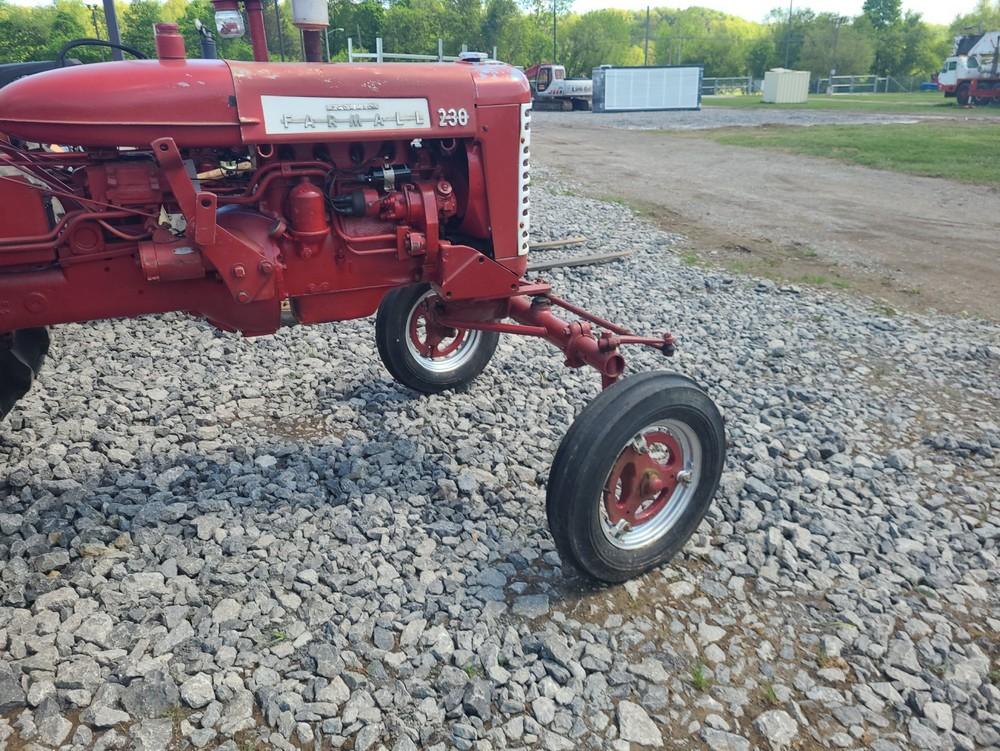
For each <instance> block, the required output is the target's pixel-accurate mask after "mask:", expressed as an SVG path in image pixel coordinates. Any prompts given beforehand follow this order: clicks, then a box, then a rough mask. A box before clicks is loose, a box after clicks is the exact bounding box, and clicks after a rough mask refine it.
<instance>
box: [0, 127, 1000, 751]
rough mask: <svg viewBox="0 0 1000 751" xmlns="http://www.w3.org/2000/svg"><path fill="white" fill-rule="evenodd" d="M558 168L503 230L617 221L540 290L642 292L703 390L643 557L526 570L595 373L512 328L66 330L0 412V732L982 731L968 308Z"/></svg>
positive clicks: (979, 433) (985, 385)
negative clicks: (690, 494)
mask: <svg viewBox="0 0 1000 751" xmlns="http://www.w3.org/2000/svg"><path fill="white" fill-rule="evenodd" d="M573 116H574V117H578V116H579V115H573ZM573 192H574V188H573V186H572V185H565V184H556V183H554V182H551V181H549V182H543V184H542V185H541V186H539V187H538V188H537V189H536V190H535V191H534V195H535V199H536V207H535V208H536V214H535V223H536V225H537V227H538V232H537V239H546V238H550V237H560V236H566V235H570V234H576V233H582V234H585V235H587V236H588V237H590V238H592V240H593V241H594V244H595V246H599V247H603V248H616V247H618V248H625V247H628V248H633V249H635V250H636V254H635V255H634V256H632V257H631V258H630V259H628V260H627V261H623V262H620V263H616V264H612V265H608V266H602V267H595V268H581V269H573V270H564V271H557V272H552V273H551V274H550V278H551V279H552V281H554V282H555V284H556V287H557V289H558V290H561V291H562V292H563V293H564V294H566V295H567V296H569V297H570V298H571V299H573V300H574V301H576V302H579V303H582V304H584V305H587V306H588V307H590V308H591V309H593V310H594V311H596V312H604V313H606V314H607V315H609V316H610V317H611V318H612V319H615V320H622V321H626V322H628V323H630V324H632V325H634V326H635V327H636V328H638V329H640V330H642V331H650V332H651V331H659V330H660V329H661V328H662V327H663V325H664V323H666V324H668V325H669V326H670V327H672V328H673V329H674V330H675V331H676V332H677V333H679V334H680V336H681V341H682V348H681V351H680V353H679V354H678V356H677V358H676V359H675V361H673V362H670V363H664V362H663V360H662V359H661V358H659V357H658V356H656V355H654V354H653V353H647V352H633V353H632V358H631V360H630V362H631V365H632V366H633V369H634V370H643V369H649V368H654V367H665V366H666V367H671V368H676V369H678V370H680V371H682V372H684V373H686V374H688V375H691V376H692V377H694V378H696V379H697V380H698V381H700V382H701V383H703V384H704V386H705V387H706V389H707V390H708V391H709V393H710V394H711V395H712V396H713V397H714V398H715V399H717V401H718V402H719V404H720V405H721V407H722V409H723V410H724V412H725V413H726V418H727V423H728V431H729V438H730V441H731V444H732V447H731V451H730V457H729V462H728V470H727V472H726V474H725V476H724V479H723V483H722V489H721V491H720V494H719V498H718V500H717V503H716V504H715V506H714V508H713V510H712V511H711V512H710V514H709V517H708V518H707V519H706V521H705V523H704V525H703V527H702V528H701V530H700V531H699V533H698V534H697V535H696V536H695V537H694V538H693V539H692V540H691V542H690V543H689V544H688V546H687V548H686V550H685V552H684V553H683V554H682V555H680V556H679V557H678V558H676V559H675V560H674V561H673V563H672V565H670V566H668V567H665V568H663V569H662V570H659V571H656V572H653V573H651V574H649V575H647V576H645V577H643V578H641V579H639V580H636V581H633V582H630V583H628V584H626V585H624V586H622V587H613V588H596V587H592V586H591V585H589V584H588V583H586V582H585V581H582V580H581V579H579V578H578V577H576V576H575V575H574V574H573V573H572V572H570V571H568V570H564V569H563V568H562V567H561V566H560V562H559V559H558V556H557V555H556V553H555V552H554V550H553V545H552V541H551V539H550V537H549V534H548V532H547V530H546V529H545V519H544V510H543V498H544V489H543V487H542V483H543V482H544V478H545V476H546V472H547V468H548V465H549V463H550V461H551V458H552V455H553V452H554V450H555V448H556V446H557V444H558V441H559V440H560V438H561V436H562V435H563V433H564V432H565V430H566V428H567V426H568V424H569V422H570V421H571V419H572V417H573V415H574V414H575V413H576V412H577V411H579V409H581V408H582V407H583V405H584V404H585V403H586V402H587V400H588V399H589V398H590V397H592V396H593V394H594V393H595V392H596V389H597V382H596V381H597V379H596V377H595V376H594V375H593V374H591V373H589V372H575V371H574V372H570V371H567V370H565V369H564V368H563V367H562V366H561V364H560V358H559V357H558V356H557V355H556V354H554V353H553V352H552V351H551V350H549V349H548V348H547V347H546V346H545V345H543V344H541V343H538V342H531V341H516V340H507V341H504V342H502V343H501V347H500V349H499V350H498V353H497V357H496V358H495V360H494V362H493V364H492V365H491V366H490V367H489V368H488V369H487V371H486V373H485V374H484V375H483V376H482V377H481V378H480V379H479V380H478V381H477V382H476V383H475V384H474V386H473V387H472V388H471V390H470V391H468V392H467V393H463V394H455V395H443V396H437V397H431V398H416V397H414V396H413V395H412V394H409V393H407V392H406V391H405V390H403V389H402V388H400V387H398V386H397V385H395V384H394V383H392V382H391V381H390V380H389V378H388V376H387V375H386V374H385V372H384V371H383V370H382V368H381V366H380V364H379V363H378V360H377V356H376V353H375V346H374V342H373V328H374V327H373V322H372V321H371V320H364V321H356V322H352V323H348V324H338V325H337V326H336V328H335V329H334V327H332V326H329V327H327V326H319V327H313V328H299V329H288V330H284V331H282V332H281V333H280V334H278V335H277V336H274V337H272V338H268V339H264V340H260V341H255V342H254V341H244V340H240V339H238V338H235V337H233V336H229V335H225V334H220V333H216V332H214V331H212V330H211V329H209V328H208V327H207V326H205V325H203V324H201V323H198V322H193V321H189V320H186V319H183V318H181V317H179V316H167V317H164V318H159V319H151V320H148V321H145V322H142V323H139V322H124V321H122V322H102V323H98V324H93V325H85V326H64V327H62V328H60V329H57V330H56V331H55V337H54V346H53V357H52V360H51V361H50V362H49V363H48V364H47V368H46V369H45V371H44V374H43V375H44V377H43V379H42V382H41V383H40V384H39V385H38V387H37V388H36V389H35V390H34V391H33V392H32V393H31V394H30V395H29V397H28V398H26V399H25V400H24V401H23V402H22V405H21V406H20V407H19V408H18V409H17V410H16V411H15V413H14V414H13V415H12V416H11V418H10V419H8V421H7V423H6V424H5V426H4V427H3V432H2V448H0V451H2V453H3V456H2V459H0V460H2V461H3V463H4V465H5V466H6V467H7V468H8V469H9V476H8V479H7V481H6V483H5V484H4V487H3V490H4V493H5V500H3V501H2V502H0V504H2V505H0V718H4V719H0V748H3V747H5V746H6V747H8V748H11V749H24V748H40V747H62V748H69V747H72V748H90V747H94V748H137V749H163V748H166V747H167V746H168V744H173V745H172V747H174V748H181V747H192V746H193V747H199V748H203V747H221V748H226V749H231V750H233V751H243V749H252V748H270V747H273V748H288V747H290V746H296V747H300V748H319V747H321V746H322V747H324V748H326V747H329V746H330V745H332V746H333V747H346V748H354V749H358V750H359V751H364V749H377V748H383V747H384V748H389V749H394V750H395V749H400V750H402V749H412V748H415V747H430V748H438V749H443V748H459V749H470V748H477V749H497V748H508V747H509V748H518V747H520V748H545V749H574V748H594V749H598V748H611V749H627V748H630V747H631V748H638V747H641V746H661V745H662V746H665V747H669V748H678V749H689V748H702V747H709V748H712V749H735V750H737V751H742V750H749V749H751V748H760V749H768V748H770V749H783V748H803V749H814V748H849V749H859V748H870V749H873V750H875V751H892V750H894V749H904V748H919V749H953V748H958V749H988V748H996V747H997V746H998V745H1000V686H998V685H997V684H998V683H1000V646H998V640H1000V595H998V587H997V583H998V577H1000V573H998V572H1000V566H998V548H1000V493H998V491H1000V473H998V471H997V465H998V460H997V456H998V450H1000V425H998V423H997V414H998V405H1000V377H998V373H1000V327H998V326H997V325H995V324H988V323H983V322H977V321H975V320H965V319H954V318H942V317H903V316H894V317H885V316H883V315H882V314H880V312H879V311H878V310H877V309H875V308H873V307H871V306H869V305H867V304H866V303H863V302H859V301H857V300H854V299H851V298H848V297H841V296H835V295H833V294H832V293H824V292H820V291H815V290H810V289H796V288H792V287H776V286H775V285H774V284H773V283H770V282H764V281H757V280H753V279H749V278H746V277H734V276H730V275H727V274H725V273H721V272H716V271H707V270H703V269H700V268H696V267H689V266H685V265H684V264H683V263H681V261H680V260H679V259H678V258H677V257H676V256H675V255H673V253H672V251H671V249H672V247H673V246H675V245H676V243H677V242H678V238H677V237H675V236H671V235H668V234H665V233H663V232H661V231H659V230H657V229H655V228H653V227H652V226H650V225H649V224H646V223H644V222H643V221H641V220H638V219H636V218H635V217H634V216H633V215H632V214H631V213H630V212H629V211H628V210H627V209H625V208H623V207H621V206H618V205H615V204H608V203H601V202H597V201H592V200H587V199H582V198H577V197H574V196H573V195H572V193H573ZM577 251H578V252H579V251H580V249H577ZM542 257H550V256H549V255H548V254H545V255H543V254H539V258H542ZM4 739H6V742H5V740H4Z"/></svg>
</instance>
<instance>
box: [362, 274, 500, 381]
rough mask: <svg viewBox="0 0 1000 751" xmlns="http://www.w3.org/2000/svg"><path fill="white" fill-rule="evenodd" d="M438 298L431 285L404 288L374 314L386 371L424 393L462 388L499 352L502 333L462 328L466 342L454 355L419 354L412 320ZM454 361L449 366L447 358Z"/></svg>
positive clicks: (380, 355)
mask: <svg viewBox="0 0 1000 751" xmlns="http://www.w3.org/2000/svg"><path fill="white" fill-rule="evenodd" d="M436 300H437V298H436V297H435V296H434V295H433V294H432V293H431V286H430V285H429V284H416V285H413V286H411V287H401V288H399V289H395V290H393V291H392V292H390V293H389V294H387V295H386V296H385V297H384V298H383V300H382V304H381V305H379V308H378V315H377V316H376V317H375V343H376V345H377V346H378V354H379V357H380V358H381V359H382V363H383V364H384V365H385V367H386V370H388V371H389V373H390V375H392V377H393V378H394V379H396V380H397V381H398V382H399V383H401V384H403V385H404V386H407V387H409V388H411V389H413V390H414V391H419V392H420V393H421V394H437V393H439V392H441V391H445V390H447V389H462V388H465V387H466V386H468V385H469V384H470V383H472V381H474V380H475V379H476V377H477V376H478V375H479V374H480V373H482V372H483V370H484V369H485V368H486V366H487V365H488V364H489V362H490V359H491V358H492V357H493V353H494V352H495V351H496V348H497V342H498V341H499V340H500V334H498V333H496V332H495V331H462V332H459V335H461V336H463V337H465V338H464V339H463V340H462V341H463V342H464V344H463V345H462V346H460V347H459V349H458V350H457V351H456V353H455V355H454V356H449V357H448V358H434V357H426V356H420V355H418V354H416V353H415V352H414V348H413V347H411V346H410V341H411V340H410V322H411V321H410V319H411V316H413V315H419V313H418V307H419V306H420V305H422V304H434V303H435V301H436ZM449 359H450V360H451V365H450V366H449V364H448V360H449Z"/></svg>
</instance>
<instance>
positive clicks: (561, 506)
mask: <svg viewBox="0 0 1000 751" xmlns="http://www.w3.org/2000/svg"><path fill="white" fill-rule="evenodd" d="M653 426H656V427H661V426H667V427H668V428H669V430H668V431H659V432H657V431H652V430H651V428H652V427H653ZM644 431H649V432H644ZM674 432H676V433H677V434H678V435H680V434H683V436H684V445H688V446H690V448H689V449H688V451H687V456H685V453H684V451H683V450H679V451H678V454H679V455H680V460H679V461H681V463H682V464H683V467H684V471H687V469H688V464H687V463H686V462H687V461H688V459H690V460H691V465H690V467H691V470H692V472H695V473H693V474H689V475H688V476H687V477H688V478H689V482H688V483H678V484H676V485H674V489H673V490H669V491H668V490H664V491H663V493H664V494H666V495H665V497H664V496H662V495H661V496H656V499H658V500H656V501H650V503H651V504H653V503H662V504H663V505H662V507H661V509H660V511H658V512H657V513H656V514H655V515H654V516H652V517H651V519H650V520H649V521H648V522H642V523H640V524H639V525H638V526H637V528H636V529H635V530H630V531H627V532H625V533H624V535H625V536H626V537H627V536H628V535H632V534H633V531H634V532H636V533H637V535H638V533H642V531H643V529H646V530H647V531H646V532H645V533H643V534H652V533H653V532H655V531H656V530H660V528H661V527H662V530H661V531H660V532H659V536H656V537H653V538H652V539H650V540H649V541H648V543H645V544H641V545H639V546H638V547H634V548H623V547H621V545H623V544H625V543H626V540H625V539H624V538H621V537H619V538H616V539H618V540H619V541H618V542H617V543H612V541H611V538H610V536H609V531H608V529H607V525H608V524H609V515H608V513H607V505H606V504H607V495H606V494H607V492H608V491H607V484H608V483H609V482H610V480H611V477H612V470H613V469H615V468H616V465H618V464H619V463H620V462H621V461H625V459H624V457H626V454H625V452H626V450H629V449H630V448H631V446H632V443H633V440H634V439H635V438H637V437H638V436H639V435H640V434H641V435H643V436H644V438H643V443H645V440H646V438H647V437H651V436H656V435H660V436H664V435H665V436H667V438H668V439H669V440H674V443H673V444H672V445H676V446H678V448H679V449H680V447H681V441H680V439H679V438H678V439H675V438H674V436H673V433H674ZM695 443H697V448H695ZM725 452H726V434H725V424H724V421H723V419H722V415H721V414H720V413H719V410H718V408H717V407H716V406H715V404H714V403H713V402H712V400H711V399H710V398H709V397H708V396H707V395H706V394H705V392H703V391H702V390H701V389H700V388H698V386H697V385H696V384H695V383H694V382H693V381H692V380H690V379H689V378H686V377H684V376H681V375H677V374H673V373H665V372H652V373H641V374H639V375H635V376H632V377H630V378H627V379H625V380H623V381H621V382H619V383H617V384H615V385H614V386H611V387H610V388H608V389H605V390H604V391H603V392H602V393H601V394H600V395H598V397H597V398H596V399H594V401H592V402H591V403H590V404H589V405H587V407H586V408H584V410H583V411H582V412H581V413H580V416H579V417H578V418H577V419H576V421H575V422H574V423H573V425H572V426H571V427H570V429H569V431H568V432H567V433H566V437H565V438H564V439H563V441H562V443H561V444H560V446H559V450H558V451H557V452H556V456H555V460H554V461H553V463H552V469H551V470H550V471H549V483H548V491H547V494H546V513H547V515H548V521H549V529H550V531H551V532H552V536H553V538H554V539H555V543H556V549H557V550H558V551H559V555H560V557H561V558H562V560H563V561H564V562H566V563H568V564H570V565H572V566H574V567H576V568H577V569H579V570H580V571H582V572H583V573H585V574H587V575H589V576H591V577H593V578H594V579H598V580H600V581H603V582H612V583H613V582H622V581H625V580H626V579H631V578H632V577H635V576H638V575H639V574H641V573H643V572H645V571H648V570H649V569H651V568H654V567H656V566H659V565H661V564H663V563H666V562H667V561H669V560H670V559H671V558H673V556H674V555H675V554H676V553H677V552H678V551H679V550H680V549H681V547H683V545H684V543H685V542H687V540H688V538H690V537H691V535H692V534H694V531H695V530H696V529H697V527H698V524H699V523H700V522H701V520H702V518H703V517H704V516H705V514H706V512H707V511H708V508H709V506H710V505H711V502H712V499H713V498H714V496H715V493H716V491H717V490H718V487H719V479H720V477H721V476H722V468H723V465H724V463H725ZM670 453H671V454H672V453H673V450H672V449H671V451H670ZM696 457H697V461H695V459H696ZM672 462H673V459H671V463H672ZM695 464H697V467H695ZM675 474H676V473H675ZM692 478H693V479H692ZM643 481H645V476H644V478H643ZM675 482H676V480H675ZM678 489H680V490H678ZM614 492H617V491H614ZM678 493H681V494H680V495H678ZM675 499H677V501H678V503H677V504H675V505H673V506H671V502H673V501H675ZM681 502H682V504H683V505H681ZM671 519H673V520H672V522H671V523H670V524H669V525H666V523H667V522H668V521H670V520H671ZM657 523H658V524H659V525H660V526H658V527H655V528H650V527H647V526H646V525H647V524H648V525H652V524H657ZM665 525H666V526H665ZM614 531H615V530H611V533H612V534H613V533H614ZM619 534H621V533H620V532H619ZM638 538H639V539H641V535H638Z"/></svg>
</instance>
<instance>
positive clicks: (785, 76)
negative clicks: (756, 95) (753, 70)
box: [764, 68, 809, 104]
mask: <svg viewBox="0 0 1000 751" xmlns="http://www.w3.org/2000/svg"><path fill="white" fill-rule="evenodd" d="M808 98H809V71H808V70H788V68H774V69H773V70H769V71H767V73H765V74H764V101H765V102H769V103H771V104H801V103H802V102H804V101H806V100H807V99H808Z"/></svg>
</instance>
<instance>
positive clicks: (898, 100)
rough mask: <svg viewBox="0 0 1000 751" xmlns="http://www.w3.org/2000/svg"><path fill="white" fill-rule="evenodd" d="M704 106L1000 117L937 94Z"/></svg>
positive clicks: (730, 99)
mask: <svg viewBox="0 0 1000 751" xmlns="http://www.w3.org/2000/svg"><path fill="white" fill-rule="evenodd" d="M701 103H702V104H703V105H704V106H706V107H746V108H757V109H760V110H764V109H778V110H847V111H852V110H853V111H856V112H888V113H892V114H921V115H946V114H954V115H957V114H961V115H963V116H965V115H968V114H970V113H975V114H976V115H984V116H986V115H990V114H994V115H996V114H1000V110H998V109H997V108H995V107H980V108H976V109H965V108H960V107H958V106H957V105H956V104H955V100H954V99H945V98H944V95H943V94H941V93H939V92H936V91H925V92H919V93H918V92H914V93H913V94H836V95H834V96H827V95H826V94H810V95H809V99H808V100H807V101H805V102H803V103H801V104H765V103H764V102H763V101H761V98H760V97H759V96H706V97H702V99H701Z"/></svg>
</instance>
